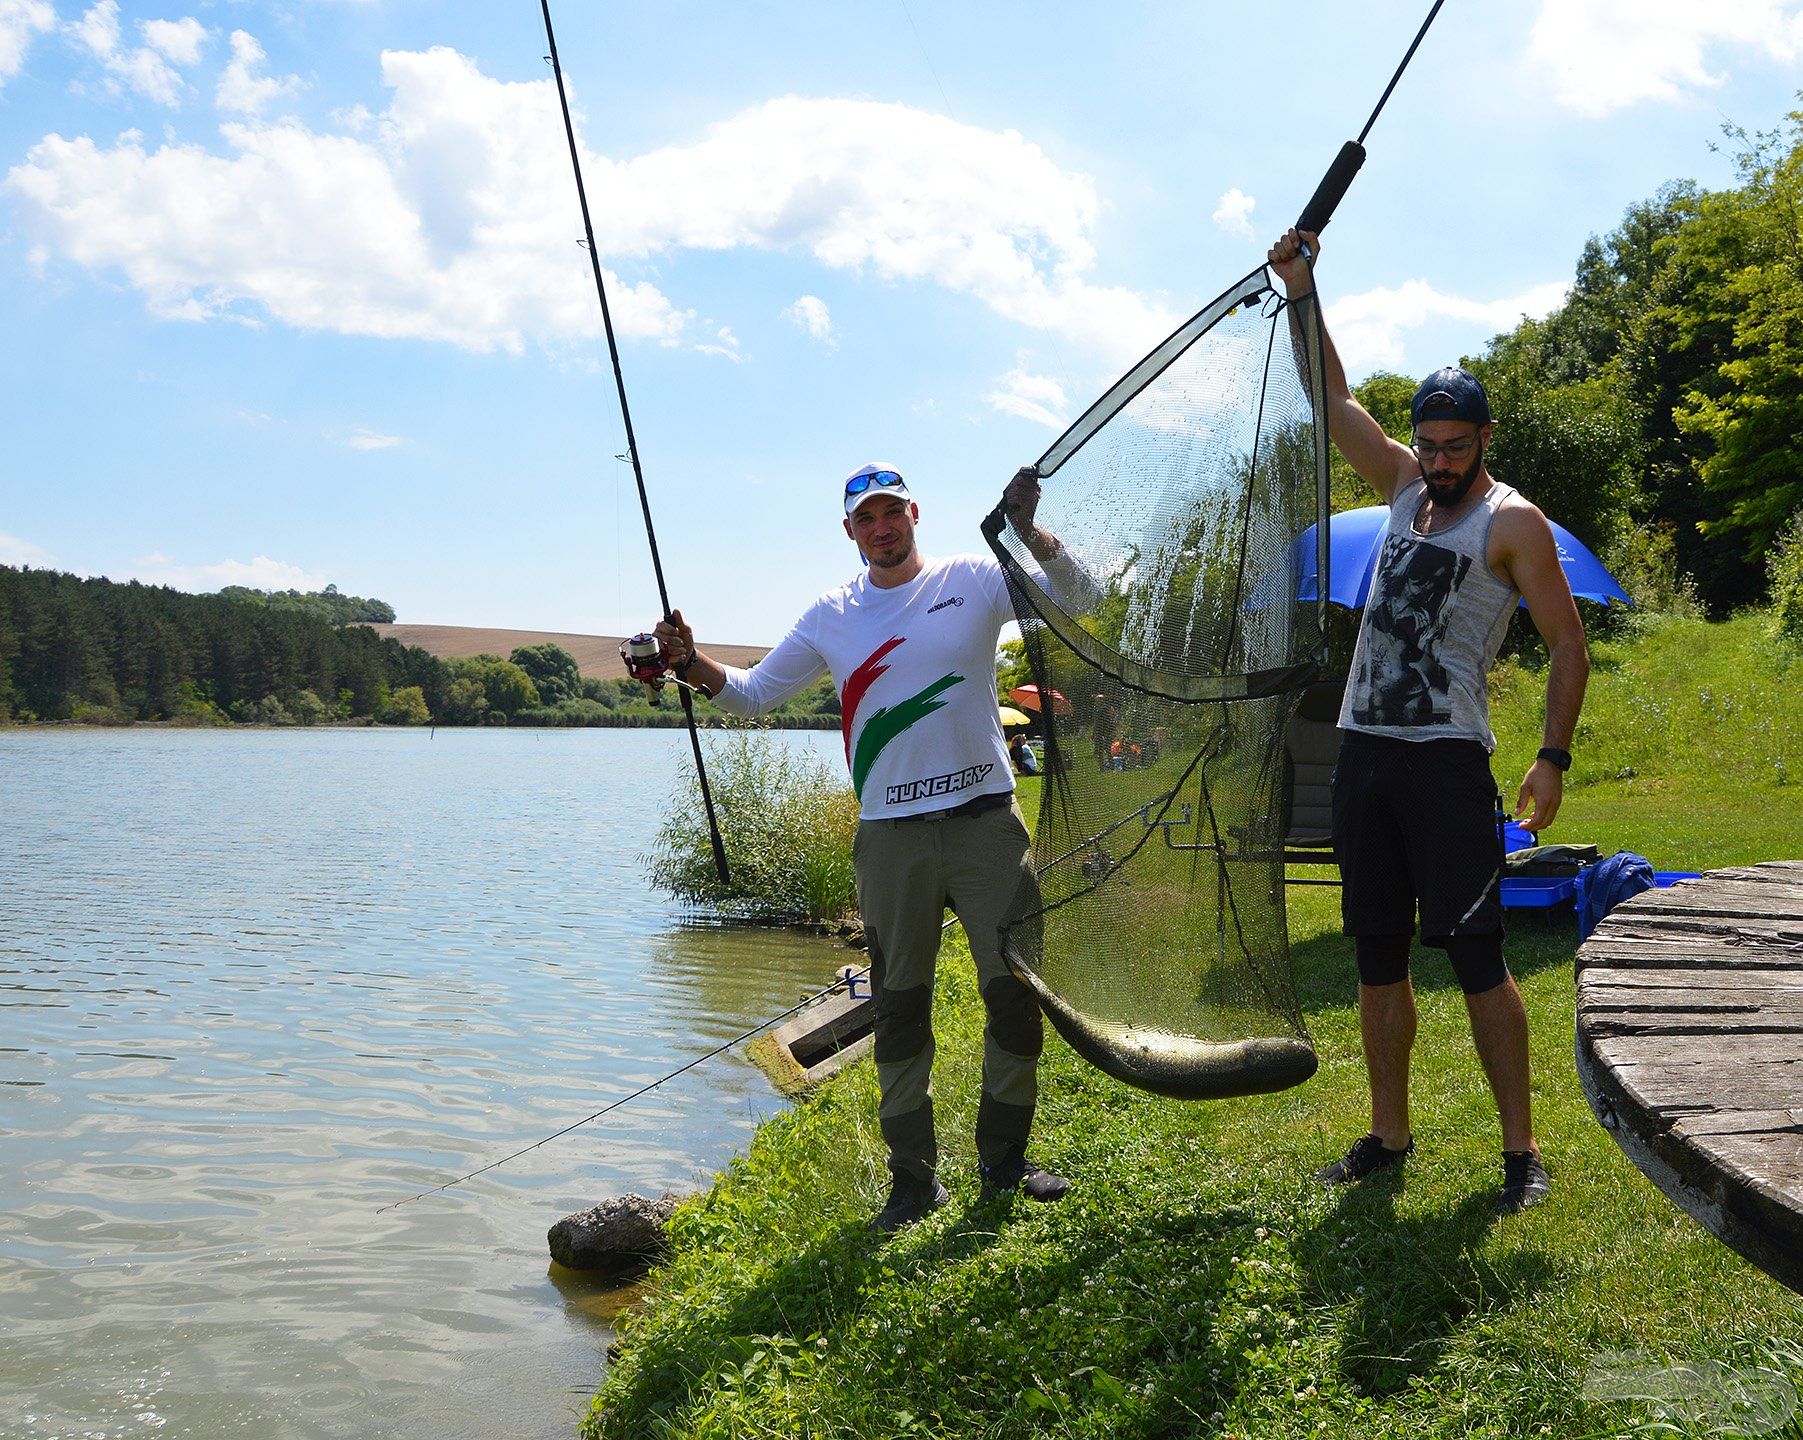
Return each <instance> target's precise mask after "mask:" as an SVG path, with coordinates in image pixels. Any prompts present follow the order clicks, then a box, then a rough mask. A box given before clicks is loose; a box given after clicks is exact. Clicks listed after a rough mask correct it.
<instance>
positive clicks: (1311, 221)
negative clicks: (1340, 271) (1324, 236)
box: [1296, 0, 1446, 261]
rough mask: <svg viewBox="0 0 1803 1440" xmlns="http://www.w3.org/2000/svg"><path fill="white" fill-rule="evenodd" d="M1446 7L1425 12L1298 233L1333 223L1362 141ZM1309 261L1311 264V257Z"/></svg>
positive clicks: (1360, 157)
mask: <svg viewBox="0 0 1803 1440" xmlns="http://www.w3.org/2000/svg"><path fill="white" fill-rule="evenodd" d="M1445 3H1446V0H1434V4H1433V8H1432V9H1431V10H1429V11H1428V12H1427V19H1425V20H1423V21H1422V22H1421V28H1420V29H1419V30H1417V31H1416V32H1415V38H1414V40H1412V41H1411V42H1410V43H1409V48H1408V50H1407V51H1406V52H1405V53H1404V54H1403V57H1402V63H1401V64H1400V65H1398V66H1397V67H1396V73H1395V74H1394V75H1392V76H1391V77H1390V83H1389V84H1388V85H1386V86H1384V93H1383V94H1382V95H1381V96H1379V97H1378V101H1377V105H1376V107H1375V108H1374V109H1373V110H1372V111H1371V117H1370V118H1369V119H1368V120H1366V121H1365V128H1364V129H1363V130H1361V131H1359V138H1358V139H1356V140H1348V141H1347V142H1346V143H1345V144H1344V145H1342V146H1341V147H1340V153H1339V154H1338V155H1336V156H1334V161H1333V164H1332V165H1330V166H1328V167H1327V173H1326V174H1325V175H1323V176H1322V177H1321V183H1320V184H1319V185H1317V186H1316V187H1315V193H1314V194H1313V195H1311V196H1310V197H1309V201H1308V204H1306V205H1304V206H1303V207H1302V214H1301V215H1300V216H1298V217H1297V220H1296V228H1297V229H1298V230H1307V231H1309V232H1310V233H1311V234H1317V235H1318V234H1320V232H1321V231H1323V230H1325V229H1326V228H1327V222H1328V221H1329V220H1331V219H1333V212H1334V211H1335V210H1336V209H1338V208H1339V204H1340V201H1342V200H1344V199H1345V198H1346V191H1347V189H1348V188H1349V187H1350V186H1351V184H1352V179H1353V176H1355V175H1357V174H1358V173H1359V167H1360V166H1362V165H1363V164H1364V163H1365V137H1366V136H1367V135H1369V134H1370V133H1371V127H1372V126H1373V125H1375V124H1377V117H1378V116H1379V115H1381V114H1382V113H1383V109H1384V106H1385V105H1387V104H1388V103H1389V101H1390V92H1391V91H1393V90H1394V89H1395V88H1396V82H1397V81H1399V80H1401V79H1402V72H1403V71H1404V70H1407V69H1408V68H1409V61H1411V60H1413V59H1414V58H1415V52H1416V51H1417V50H1418V49H1420V48H1421V42H1422V41H1423V40H1424V39H1426V38H1427V30H1428V26H1430V25H1432V24H1433V23H1434V17H1435V16H1436V15H1438V14H1439V13H1440V7H1441V6H1442V5H1444V4H1445ZM1302 248H1303V253H1304V254H1307V252H1308V246H1307V245H1304V246H1303V247H1302ZM1309 258H1310V259H1311V261H1312V260H1313V258H1314V257H1313V256H1310V257H1309Z"/></svg>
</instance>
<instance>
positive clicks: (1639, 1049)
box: [1593, 1033, 1803, 1109]
mask: <svg viewBox="0 0 1803 1440" xmlns="http://www.w3.org/2000/svg"><path fill="white" fill-rule="evenodd" d="M1593 1038H1594V1043H1595V1046H1596V1052H1597V1058H1598V1059H1600V1060H1602V1061H1603V1063H1605V1064H1608V1065H1702V1066H1705V1067H1708V1068H1710V1069H1713V1070H1714V1071H1716V1072H1717V1073H1718V1074H1719V1075H1720V1077H1721V1081H1720V1083H1719V1084H1712V1085H1710V1086H1708V1090H1709V1091H1710V1092H1711V1093H1712V1094H1713V1095H1715V1096H1717V1097H1719V1098H1722V1099H1726V1098H1728V1097H1729V1096H1732V1095H1733V1093H1734V1092H1733V1090H1732V1088H1731V1087H1732V1085H1733V1083H1734V1075H1735V1072H1737V1071H1739V1070H1742V1069H1745V1068H1747V1067H1748V1066H1759V1065H1793V1066H1795V1067H1796V1068H1797V1072H1798V1075H1799V1077H1800V1078H1803V1043H1799V1037H1798V1036H1797V1035H1796V1034H1794V1033H1792V1034H1787V1035H1765V1034H1759V1033H1755V1034H1751V1035H1733V1036H1728V1035H1721V1034H1717V1035H1714V1036H1710V1035H1633V1036H1622V1037H1617V1038H1604V1037H1602V1036H1596V1037H1593ZM1797 1097H1803V1084H1800V1087H1799V1089H1798V1090H1797V1094H1796V1096H1793V1097H1792V1099H1793V1100H1794V1099H1796V1098H1797ZM1721 1108H1723V1109H1730V1108H1735V1109H1745V1108H1746V1107H1745V1106H1730V1105H1723V1106H1722V1107H1721Z"/></svg>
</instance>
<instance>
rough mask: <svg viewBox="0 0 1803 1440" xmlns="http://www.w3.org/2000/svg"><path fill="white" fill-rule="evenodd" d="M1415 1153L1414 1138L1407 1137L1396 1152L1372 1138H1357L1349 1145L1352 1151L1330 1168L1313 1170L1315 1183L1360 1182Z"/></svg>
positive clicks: (1332, 1184) (1324, 1166)
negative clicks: (1406, 1140) (1407, 1140)
mask: <svg viewBox="0 0 1803 1440" xmlns="http://www.w3.org/2000/svg"><path fill="white" fill-rule="evenodd" d="M1414 1153H1415V1137H1414V1136H1413V1135H1411V1136H1409V1143H1408V1144H1407V1145H1405V1146H1403V1147H1402V1149H1400V1150H1392V1149H1390V1148H1389V1146H1387V1145H1385V1144H1384V1142H1383V1141H1381V1140H1379V1139H1378V1138H1377V1136H1375V1135H1361V1136H1359V1138H1358V1139H1356V1140H1354V1141H1353V1142H1352V1148H1351V1149H1350V1150H1348V1151H1347V1152H1346V1154H1345V1155H1344V1156H1343V1157H1342V1158H1341V1159H1338V1160H1336V1161H1334V1162H1333V1164H1331V1165H1323V1166H1322V1167H1321V1168H1320V1169H1319V1170H1317V1171H1315V1183H1316V1184H1318V1185H1326V1186H1328V1187H1329V1188H1332V1187H1333V1186H1335V1185H1350V1184H1352V1183H1353V1182H1354V1181H1355V1180H1363V1179H1364V1178H1365V1177H1366V1176H1368V1175H1375V1174H1376V1173H1377V1172H1378V1171H1379V1170H1384V1169H1388V1168H1389V1167H1390V1166H1392V1165H1400V1164H1401V1163H1402V1162H1403V1161H1404V1160H1406V1159H1407V1158H1408V1157H1409V1156H1410V1155H1412V1154H1414Z"/></svg>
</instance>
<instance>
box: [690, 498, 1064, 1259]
mask: <svg viewBox="0 0 1803 1440" xmlns="http://www.w3.org/2000/svg"><path fill="white" fill-rule="evenodd" d="M844 499H845V517H844V526H845V533H846V535H847V536H848V537H849V538H850V539H851V540H852V542H853V543H854V544H856V545H857V547H858V551H859V553H860V554H861V555H862V556H863V557H864V560H865V562H866V563H865V568H864V570H863V571H862V573H860V574H858V575H857V576H855V577H854V578H853V579H852V580H851V581H850V582H849V583H847V584H844V585H841V586H839V587H838V588H837V589H834V590H829V591H828V592H827V593H826V594H825V595H823V596H821V597H820V599H818V600H817V601H815V602H814V603H813V604H812V605H811V606H809V607H808V609H807V611H806V612H805V613H804V614H803V615H802V617H801V619H800V620H798V621H797V622H796V623H795V626H794V628H793V629H791V630H790V631H789V633H788V634H787V635H786V636H784V637H783V639H782V640H781V641H780V642H779V643H778V644H777V646H776V648H775V649H773V650H772V651H771V652H770V653H769V654H768V655H766V656H765V657H764V658H763V660H761V661H760V662H759V663H758V664H757V665H756V666H755V667H753V668H752V669H750V670H739V669H734V668H732V667H730V666H724V665H720V664H718V663H716V662H715V661H713V660H710V659H709V658H708V657H707V656H706V655H705V654H703V653H702V652H700V651H698V650H697V649H696V648H695V642H694V636H693V633H692V632H691V630H690V627H689V626H688V625H687V624H686V623H685V622H684V621H683V618H682V612H681V611H677V612H675V613H674V614H673V616H672V618H671V620H670V621H666V622H664V623H663V624H660V625H659V626H658V627H657V636H658V639H659V640H660V641H661V642H662V643H663V645H664V646H665V649H666V659H667V661H668V663H669V664H670V666H671V667H672V668H673V669H675V670H676V671H677V672H678V673H679V674H682V675H683V676H684V678H685V679H687V680H688V681H689V683H691V684H698V685H701V686H704V687H705V688H707V689H708V690H710V691H712V692H713V694H714V696H715V699H716V703H718V704H719V705H720V706H721V707H722V708H723V709H726V710H729V711H731V712H733V713H734V714H736V715H743V716H756V715H761V714H764V713H765V712H767V711H769V710H771V709H772V708H774V707H775V706H777V705H780V704H781V703H782V702H783V701H784V700H786V699H788V698H789V697H790V696H791V695H794V694H796V693H797V692H798V691H800V690H802V689H804V688H805V687H806V686H808V685H810V684H812V683H813V682H814V681H815V680H816V679H818V678H819V677H820V676H821V675H822V674H831V676H832V677H833V683H834V684H835V685H836V686H837V687H838V690H839V704H840V714H841V724H842V727H843V729H844V733H845V760H846V764H847V766H848V767H849V768H850V771H851V780H852V785H853V788H854V789H855V790H856V791H857V794H858V802H859V817H860V818H859V824H858V834H857V841H856V844H855V846H854V849H853V854H854V860H855V864H856V868H857V877H858V908H859V910H860V912H861V913H862V916H863V921H864V932H865V935H866V937H867V939H868V941H869V953H870V973H871V978H872V993H873V994H874V995H875V997H876V1007H877V1019H876V1065H877V1084H878V1086H879V1088H880V1089H881V1092H882V1101H881V1105H880V1107H879V1119H880V1122H881V1125H882V1132H883V1139H884V1140H885V1142H886V1143H887V1144H888V1147H889V1169H890V1173H891V1175H892V1177H893V1182H894V1183H893V1188H892V1189H891V1191H890V1194H889V1199H888V1202H887V1203H886V1204H885V1205H884V1207H883V1209H882V1210H881V1212H880V1213H879V1214H878V1215H877V1217H876V1219H875V1221H874V1222H873V1223H874V1225H875V1226H876V1228H878V1229H879V1230H883V1231H885V1232H893V1231H896V1230H899V1229H901V1228H902V1227H904V1226H906V1225H911V1224H913V1223H914V1222H915V1221H917V1220H920V1219H922V1218H923V1217H924V1216H926V1215H927V1214H928V1213H930V1212H931V1211H933V1210H935V1209H937V1208H938V1207H939V1206H941V1205H943V1204H944V1203H945V1202H946V1201H947V1200H948V1199H949V1198H950V1196H949V1195H948V1193H947V1192H946V1189H945V1187H944V1186H943V1185H942V1184H940V1182H939V1179H938V1176H937V1173H936V1171H937V1166H938V1147H937V1142H936V1139H935V1135H934V1129H933V1099H932V1087H931V1083H930V1080H931V1072H932V1064H933V1029H932V1002H933V970H934V964H935V961H936V958H937V955H938V951H939V936H940V923H941V919H942V917H943V915H944V911H945V907H946V906H947V905H950V906H951V908H952V910H953V911H954V912H955V913H956V915H957V917H958V919H959V920H960V921H961V922H962V924H963V926H964V932H965V934H966V935H967V936H968V937H969V940H970V950H971V956H972V958H973V959H974V960H975V962H976V970H977V979H978V983H979V986H980V987H981V991H982V996H983V1004H984V1007H985V1009H986V1011H987V1019H988V1023H987V1026H986V1028H985V1030H984V1034H983V1092H982V1099H981V1102H980V1103H979V1106H978V1110H977V1126H976V1139H977V1158H978V1162H979V1165H980V1167H981V1173H982V1180H983V1190H984V1193H985V1194H986V1195H987V1194H993V1193H996V1192H1000V1191H1008V1190H1019V1191H1022V1192H1024V1193H1025V1194H1027V1195H1028V1196H1030V1197H1031V1198H1033V1199H1035V1200H1056V1199H1058V1198H1059V1197H1060V1196H1062V1195H1063V1194H1064V1192H1065V1191H1066V1190H1067V1189H1068V1188H1069V1182H1068V1181H1066V1180H1064V1179H1063V1178H1061V1177H1059V1176H1056V1175H1052V1174H1049V1173H1047V1172H1046V1171H1044V1170H1042V1169H1040V1168H1039V1167H1038V1166H1036V1165H1034V1164H1032V1163H1031V1162H1030V1161H1029V1160H1028V1159H1027V1136H1028V1131H1029V1130H1030V1128H1031V1126H1032V1121H1033V1108H1034V1103H1035V1101H1036V1099H1037V1096H1038V1060H1039V1054H1040V1050H1041V1048H1042V1045H1043V1042H1044V1032H1043V1027H1042V1024H1041V1020H1040V1014H1039V1009H1038V1006H1037V1004H1036V1003H1035V1001H1034V999H1033V997H1032V994H1031V993H1030V992H1029V991H1028V990H1027V988H1026V986H1025V985H1023V984H1022V983H1021V982H1020V981H1018V980H1017V979H1015V977H1014V976H1013V975H1012V974H1010V973H1009V971H1008V968H1007V964H1006V962H1005V961H1004V960H1003V959H1002V957H1001V954H1000V952H999V949H998V934H997V932H998V928H999V926H1000V924H1001V921H1002V918H1003V916H1004V914H1005V913H1006V911H1007V909H1008V906H1009V905H1010V903H1011V902H1012V901H1013V899H1014V897H1015V894H1016V892H1017V891H1018V889H1019V887H1020V886H1021V884H1022V883H1023V882H1024V883H1031V881H1032V868H1031V864H1030V862H1029V859H1028V848H1029V843H1030V837H1029V836H1028V833H1027V827H1026V824H1025V822H1024V821H1023V820H1022V818H1021V814H1020V810H1019V808H1018V807H1017V806H1016V805H1015V804H1014V803H1013V801H1014V776H1013V773H1012V767H1011V766H1010V764H1009V760H1008V748H1007V743H1006V741H1005V740H1004V739H1003V736H1002V728H1001V719H1000V714H999V712H998V710H997V707H996V700H995V652H996V643H997V640H998V639H999V636H1000V632H1001V628H1002V626H1003V625H1004V624H1005V623H1007V622H1008V621H1010V620H1012V619H1013V618H1014V609H1013V606H1012V605H1011V604H1010V602H1009V598H1008V588H1007V583H1006V581H1005V580H1004V579H1003V575H1002V569H1001V566H1000V565H999V564H997V562H996V561H995V559H994V558H993V557H992V556H988V555H952V556H948V557H946V558H943V559H935V558H931V557H929V556H926V555H923V554H922V553H921V552H920V550H919V548H918V547H917V545H916V544H915V525H916V523H917V522H918V520H919V518H920V509H919V506H917V505H916V504H915V503H914V500H913V497H912V496H911V495H910V494H909V493H908V487H907V484H906V482H904V481H903V479H902V477H901V474H900V472H899V471H897V470H896V469H894V468H893V467H891V466H886V465H866V466H864V467H862V468H861V469H859V470H857V471H856V472H854V473H853V474H852V475H851V476H850V477H849V478H847V480H846V481H845V486H844ZM1003 499H1004V503H1005V504H1006V506H1007V509H1008V514H1009V521H1010V523H1011V525H1012V526H1013V528H1014V530H1015V532H1016V533H1017V534H1018V535H1020V536H1021V538H1022V540H1023V541H1024V542H1025V544H1026V545H1027V547H1028V549H1029V551H1030V552H1031V553H1032V555H1033V556H1034V558H1035V559H1036V560H1037V561H1038V562H1039V563H1040V564H1041V565H1042V566H1044V567H1045V570H1046V575H1047V580H1048V583H1049V584H1050V585H1051V586H1052V587H1053V588H1054V589H1055V590H1058V591H1061V592H1064V593H1070V592H1071V591H1073V590H1078V591H1081V590H1083V589H1085V588H1087V587H1088V586H1089V584H1090V582H1089V580H1088V577H1087V576H1086V575H1085V574H1084V573H1083V571H1082V569H1081V567H1079V566H1078V565H1077V564H1076V563H1075V562H1074V561H1073V560H1072V559H1071V558H1070V557H1069V556H1067V555H1066V554H1065V553H1064V547H1063V546H1062V545H1061V544H1060V543H1059V541H1058V539H1057V538H1056V537H1055V536H1053V535H1051V534H1050V533H1049V532H1047V531H1045V530H1043V529H1041V528H1039V527H1038V526H1037V525H1036V524H1035V523H1034V514H1035V511H1036V510H1037V507H1038V504H1039V480H1038V474H1037V472H1036V471H1034V470H1032V469H1030V468H1029V469H1024V470H1021V471H1020V472H1019V473H1018V474H1016V475H1015V477H1014V478H1013V479H1012V480H1011V481H1009V483H1008V487H1007V490H1006V492H1005V494H1004V496H1003Z"/></svg>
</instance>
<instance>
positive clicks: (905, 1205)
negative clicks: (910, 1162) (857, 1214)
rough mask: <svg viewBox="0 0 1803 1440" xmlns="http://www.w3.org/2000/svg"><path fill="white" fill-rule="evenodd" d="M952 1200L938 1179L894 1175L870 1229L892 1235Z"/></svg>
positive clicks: (949, 1193)
mask: <svg viewBox="0 0 1803 1440" xmlns="http://www.w3.org/2000/svg"><path fill="white" fill-rule="evenodd" d="M951 1198H952V1196H951V1192H950V1191H949V1190H947V1189H946V1188H945V1186H943V1185H941V1184H940V1183H939V1180H938V1177H937V1176H935V1177H934V1178H932V1179H930V1180H920V1179H917V1178H915V1177H914V1176H912V1175H897V1176H896V1177H895V1183H894V1184H893V1185H891V1186H890V1187H889V1200H888V1202H887V1203H886V1204H885V1205H884V1206H883V1208H882V1209H881V1210H879V1211H877V1213H876V1216H875V1218H873V1219H872V1220H871V1222H870V1228H871V1229H873V1230H880V1231H882V1232H883V1234H885V1235H893V1234H895V1232H896V1231H897V1230H905V1229H907V1228H908V1226H910V1225H914V1224H917V1223H918V1222H920V1221H922V1220H924V1219H926V1218H927V1216H929V1215H931V1214H932V1213H933V1212H934V1211H935V1210H937V1209H938V1208H939V1207H940V1206H941V1205H943V1204H945V1202H946V1201H948V1200H950V1199H951Z"/></svg>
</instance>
